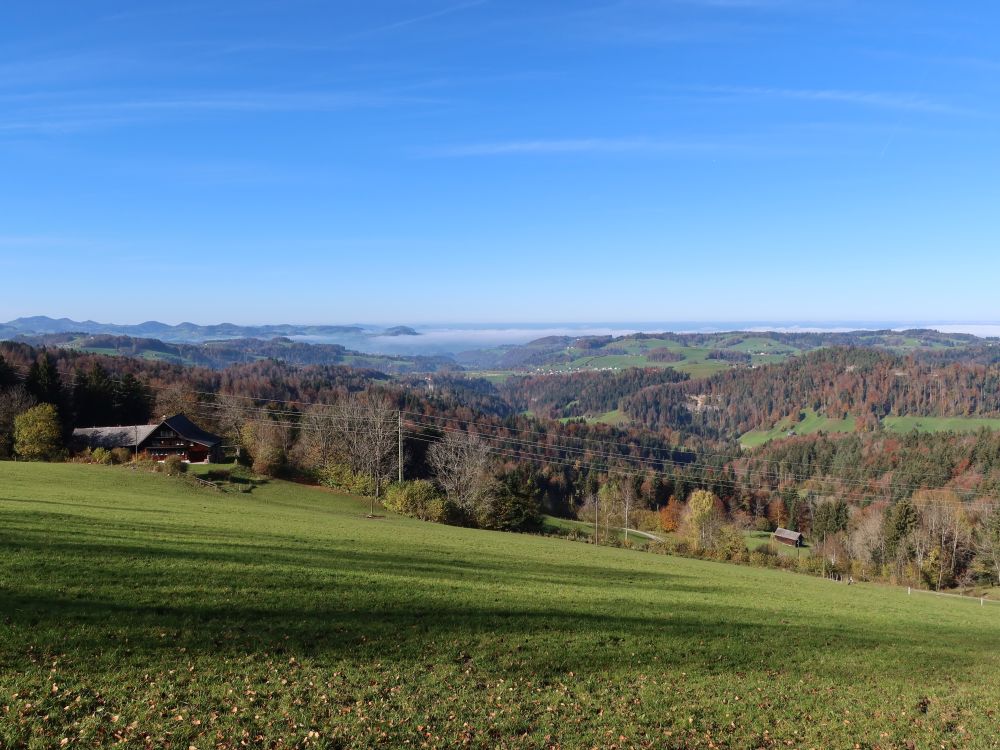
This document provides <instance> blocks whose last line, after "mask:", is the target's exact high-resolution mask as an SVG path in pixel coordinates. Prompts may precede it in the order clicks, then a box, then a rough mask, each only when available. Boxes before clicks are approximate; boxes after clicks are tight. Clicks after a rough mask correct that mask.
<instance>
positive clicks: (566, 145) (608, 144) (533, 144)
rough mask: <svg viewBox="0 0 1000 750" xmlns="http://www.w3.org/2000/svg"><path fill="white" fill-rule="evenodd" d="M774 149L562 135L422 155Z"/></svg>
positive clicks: (449, 148) (428, 151) (444, 148)
mask: <svg viewBox="0 0 1000 750" xmlns="http://www.w3.org/2000/svg"><path fill="white" fill-rule="evenodd" d="M765 151H766V152H767V153H768V154H770V155H775V154H776V151H775V150H773V149H769V148H767V147H757V146H754V145H747V144H739V143H721V142H711V141H677V140H664V139H656V138H562V139H551V140H545V139H540V140H520V141H499V142H492V143H469V144H459V145H452V146H442V147H439V148H430V149H426V150H425V151H424V152H423V153H422V155H424V156H430V157H439V158H462V157H490V156H547V155H559V154H663V155H670V154H674V155H678V156H682V155H693V154H712V153H732V154H739V153H744V154H750V153H763V152H765Z"/></svg>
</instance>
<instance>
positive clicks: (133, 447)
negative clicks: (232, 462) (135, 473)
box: [73, 414, 222, 463]
mask: <svg viewBox="0 0 1000 750" xmlns="http://www.w3.org/2000/svg"><path fill="white" fill-rule="evenodd" d="M73 447H74V449H76V450H83V449H85V448H90V449H91V450H93V449H94V448H106V449H108V450H111V449H113V448H127V449H128V450H130V451H134V452H135V453H139V454H142V455H144V456H146V457H147V458H151V459H154V460H156V461H163V460H165V459H166V458H167V457H168V456H180V457H181V460H182V461H187V462H190V463H212V462H215V461H219V460H221V458H222V438H221V437H219V436H218V435H213V434H212V433H210V432H205V431H204V430H203V429H201V428H200V427H199V426H198V425H196V424H195V423H194V422H192V421H191V420H190V419H188V418H187V417H186V416H184V415H183V414H177V415H175V416H173V417H164V418H163V419H162V420H161V421H160V422H159V423H157V424H140V425H130V426H124V427H81V428H78V429H75V430H73Z"/></svg>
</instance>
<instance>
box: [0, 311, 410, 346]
mask: <svg viewBox="0 0 1000 750" xmlns="http://www.w3.org/2000/svg"><path fill="white" fill-rule="evenodd" d="M53 333H85V334H90V335H96V334H108V335H116V336H133V337H136V338H157V339H160V340H162V341H185V342H195V341H206V340H209V339H220V338H224V339H234V338H258V339H264V338H271V337H275V336H288V337H296V336H324V337H334V336H336V337H345V338H352V337H355V338H365V337H369V336H419V335H420V334H419V333H418V332H417V331H415V330H414V329H413V328H409V327H408V326H393V327H387V328H376V327H366V326H361V325H298V324H292V323H280V324H273V325H257V326H244V325H237V324H235V323H218V324H214V325H198V324H197V323H189V322H184V323H178V324H177V325H170V324H168V323H161V322H160V321H157V320H148V321H146V322H145V323H138V324H132V325H118V324H115V323H98V322H97V321H94V320H83V321H77V320H71V319H69V318H50V317H48V316H46V315H34V316H30V317H22V318H17V319H15V320H11V321H8V322H7V323H0V338H14V337H17V336H40V335H46V334H53Z"/></svg>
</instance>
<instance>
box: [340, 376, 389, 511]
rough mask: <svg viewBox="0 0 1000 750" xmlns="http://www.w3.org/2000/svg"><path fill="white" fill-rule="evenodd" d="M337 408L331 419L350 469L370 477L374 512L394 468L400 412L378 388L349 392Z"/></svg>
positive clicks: (372, 509)
mask: <svg viewBox="0 0 1000 750" xmlns="http://www.w3.org/2000/svg"><path fill="white" fill-rule="evenodd" d="M338 411H339V419H337V420H330V421H331V422H332V423H333V424H334V425H336V434H337V439H338V440H339V441H340V444H341V446H342V448H343V450H344V452H345V454H346V456H347V459H348V462H349V463H350V465H351V469H352V470H353V471H356V472H359V473H361V474H364V475H365V476H367V477H370V478H371V480H372V483H373V485H374V489H375V494H374V497H373V498H372V507H371V512H372V514H374V513H375V501H376V500H377V499H378V498H379V496H380V494H381V489H382V485H383V484H385V483H388V481H389V479H390V478H391V477H392V473H393V471H394V470H395V469H396V455H397V451H396V448H397V440H398V429H399V412H398V411H397V410H396V407H395V404H393V402H392V400H391V399H390V398H389V397H388V396H387V395H386V394H384V393H377V392H368V393H366V394H362V395H360V396H350V397H348V398H347V399H345V400H344V401H343V402H341V403H340V404H338Z"/></svg>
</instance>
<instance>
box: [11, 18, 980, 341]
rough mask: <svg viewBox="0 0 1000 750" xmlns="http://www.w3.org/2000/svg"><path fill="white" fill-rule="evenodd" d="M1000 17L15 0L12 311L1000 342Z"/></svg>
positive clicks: (120, 317) (117, 317) (124, 318)
mask: <svg viewBox="0 0 1000 750" xmlns="http://www.w3.org/2000/svg"><path fill="white" fill-rule="evenodd" d="M998 27H1000V6H998V5H997V4H996V3H991V2H976V1H972V2H962V3H942V2H939V1H937V0H935V1H933V2H925V1H920V0H896V1H893V0H887V1H884V2H863V1H862V0H857V1H852V0H631V1H630V0H625V1H623V2H614V1H613V0H595V1H594V2H573V3H570V2H551V1H546V0H533V1H532V2H499V1H495V2H494V1H491V0H478V1H477V0H467V1H465V2H462V1H459V2H449V1H448V0H443V1H441V2H436V1H435V2H416V1H415V0H414V1H400V2H376V1H375V0H369V1H368V2H319V1H306V0H241V2H231V1H230V0H206V1H204V2H193V1H185V0H177V1H176V2H170V3H167V2H160V3H152V2H150V3H135V2H100V1H99V0H91V1H88V2H78V1H76V0H74V1H72V2H46V1H44V0H38V1H35V2H19V1H18V0H14V1H13V2H8V3H4V4H3V5H2V7H0V174H2V175H3V178H2V179H0V279H2V280H3V284H2V287H0V288H2V289H3V294H2V295H0V320H5V319H8V318H13V317H16V316H19V315H30V314H50V315H54V316H61V315H67V316H70V317H76V318H93V319H97V320H106V321H114V322H138V321H141V320H146V319H150V318H157V319H160V320H164V321H167V322H179V321H180V320H185V319H186V320H193V321H195V322H202V323H208V322H218V321H221V320H226V321H233V322H239V323H253V322H268V321H269V322H277V321H283V322H284V321H288V322H329V323H337V322H359V321H360V322H372V323H380V322H391V323H397V322H412V323H420V322H427V321H442V322H447V321H465V322H475V321H483V322H496V321H511V322H515V321H553V322H565V321H632V320H650V321H653V320H661V321H664V320H666V321H684V320H697V321H711V320H726V321H734V320H737V321H738V320H754V321H761V320H775V321H778V320H780V321H803V322H804V321H822V320H838V321H850V320H866V321H871V320H892V321H905V320H922V321H929V320H942V321H943V320H953V321H955V320H963V321H968V320H979V321H995V320H997V319H1000V311H998V309H997V303H996V300H997V293H996V289H995V286H996V281H997V279H998V278H1000V242H998V239H1000V231H998V230H1000V210H998V206H1000V180H998V178H997V175H998V174H1000V48H998V45H997V43H996V33H995V32H996V29H997V28H998Z"/></svg>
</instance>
